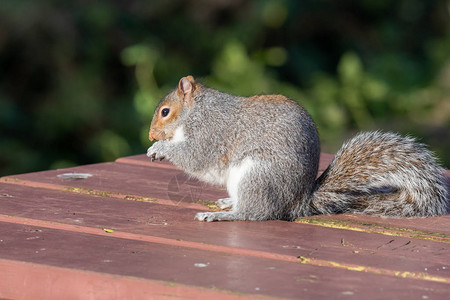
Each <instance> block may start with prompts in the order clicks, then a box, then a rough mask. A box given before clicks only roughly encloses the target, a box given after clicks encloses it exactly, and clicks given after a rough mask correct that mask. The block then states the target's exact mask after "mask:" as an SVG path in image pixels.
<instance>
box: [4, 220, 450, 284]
mask: <svg viewBox="0 0 450 300" xmlns="http://www.w3.org/2000/svg"><path fill="white" fill-rule="evenodd" d="M0 222H6V223H12V224H21V225H27V226H35V227H42V228H48V229H55V230H63V231H68V232H75V233H83V234H91V235H97V236H103V237H112V238H119V239H126V240H134V241H141V242H147V243H156V244H163V245H169V246H176V247H185V248H191V249H197V250H203V251H212V252H218V253H226V254H232V255H244V256H250V257H256V258H261V259H272V260H278V261H284V262H290V263H299V264H306V265H312V266H317V267H326V268H335V269H344V270H348V271H353V272H364V273H370V274H376V275H385V276H392V277H397V278H405V279H415V280H422V281H433V282H440V283H446V284H450V278H448V277H442V276H435V275H430V274H428V273H425V272H409V271H402V270H391V269H385V268H377V267H370V266H362V265H356V264H349V263H341V262H337V261H331V260H323V259H314V258H309V257H305V256H299V257H296V256H291V255H284V254H276V253H271V252H265V251H258V250H250V249H245V248H237V247H229V246H220V245H213V244H205V243H199V242H192V241H184V240H177V239H170V238H164V237H157V236H151V235H142V234H135V233H129V232H123V231H114V230H110V229H106V228H103V229H100V228H93V227H85V226H78V225H71V224H63V223H58V222H49V221H42V220H36V219H30V218H22V217H14V216H6V215H0Z"/></svg>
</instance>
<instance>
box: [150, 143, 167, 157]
mask: <svg viewBox="0 0 450 300" xmlns="http://www.w3.org/2000/svg"><path fill="white" fill-rule="evenodd" d="M161 150H162V149H161V147H160V143H159V142H156V143H154V144H153V146H151V147H150V148H148V150H147V156H148V157H150V159H151V161H155V160H157V159H159V160H163V159H164V158H165V157H164V155H163V154H162V151H161Z"/></svg>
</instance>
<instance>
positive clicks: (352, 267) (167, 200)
mask: <svg viewBox="0 0 450 300" xmlns="http://www.w3.org/2000/svg"><path fill="white" fill-rule="evenodd" d="M331 157H332V156H331V155H322V158H321V170H323V169H324V168H325V167H326V165H327V164H328V163H329V162H330V160H331ZM447 176H448V177H449V178H450V172H448V171H447ZM224 196H226V193H225V191H224V190H220V189H217V188H214V187H211V186H209V185H205V184H202V183H199V182H197V181H195V180H189V179H188V178H187V177H186V176H185V175H184V174H183V172H181V171H180V170H178V169H176V168H175V167H173V166H172V165H170V164H167V163H164V162H162V163H159V162H158V163H156V162H155V163H151V162H150V161H149V159H148V158H147V157H145V156H144V155H138V156H132V157H125V158H121V159H118V160H117V161H116V162H113V163H101V164H94V165H87V166H80V167H74V168H68V169H60V170H51V171H45V172H37V173H30V174H22V175H14V176H7V177H3V178H0V270H1V271H0V298H13V299H151V298H157V299H161V298H162V299H164V298H167V299H174V298H194V299H199V298H200V299H211V298H213V297H214V298H218V299H234V298H264V299H266V298H296V299H299V298H301V299H398V298H403V299H449V298H450V215H446V216H441V217H433V218H423V219H393V218H375V217H367V216H361V215H351V214H343V215H335V216H314V217H309V218H303V219H299V220H297V221H296V222H284V221H267V222H213V223H203V222H198V221H196V220H194V215H195V213H196V212H198V211H206V210H214V209H217V208H216V207H215V206H214V201H213V200H215V199H218V198H221V197H224Z"/></svg>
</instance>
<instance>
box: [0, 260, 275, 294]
mask: <svg viewBox="0 0 450 300" xmlns="http://www.w3.org/2000/svg"><path fill="white" fill-rule="evenodd" d="M0 270H2V271H1V273H0V278H2V277H3V278H2V280H0V297H2V298H5V299H47V300H52V299H55V300H60V299H110V300H114V299H129V300H133V299H155V298H157V299H176V298H182V299H201V298H203V299H223V300H225V299H230V300H231V299H242V298H243V297H242V296H244V297H245V298H246V299H270V298H269V297H260V296H257V295H250V294H242V295H236V294H233V293H230V292H227V291H221V290H219V289H207V288H200V287H194V286H188V285H183V284H179V283H173V282H165V281H156V280H148V279H147V280H145V279H142V278H136V277H131V276H119V275H112V274H108V273H98V272H92V271H84V270H77V269H68V268H61V267H55V266H48V265H41V264H35V263H25V262H21V261H12V260H4V259H0ZM43 274H45V276H43Z"/></svg>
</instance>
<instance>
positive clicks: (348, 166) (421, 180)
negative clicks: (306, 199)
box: [311, 132, 447, 217]
mask: <svg viewBox="0 0 450 300" xmlns="http://www.w3.org/2000/svg"><path fill="white" fill-rule="evenodd" d="M446 196H447V191H446V177H445V176H444V173H443V169H442V168H441V167H440V166H439V165H438V164H437V163H436V159H435V157H434V156H433V154H432V153H431V152H430V151H429V150H427V149H426V147H425V146H424V145H423V144H420V143H417V142H416V141H415V140H414V139H412V138H410V137H402V136H399V135H397V134H394V133H381V132H366V133H361V134H359V135H357V136H356V137H354V138H353V139H351V140H350V141H348V142H347V143H345V144H344V145H343V146H342V148H341V150H339V152H338V153H337V154H336V157H335V159H334V160H333V162H332V163H331V164H330V166H329V167H328V168H327V169H326V170H325V172H324V173H323V174H322V175H321V176H320V177H319V178H318V179H317V180H316V185H315V190H314V192H313V195H312V199H311V208H312V211H313V213H317V214H331V213H341V212H353V213H362V214H370V215H379V216H393V217H394V216H395V217H425V216H432V215H441V214H445V213H446V212H447V199H446Z"/></svg>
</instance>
